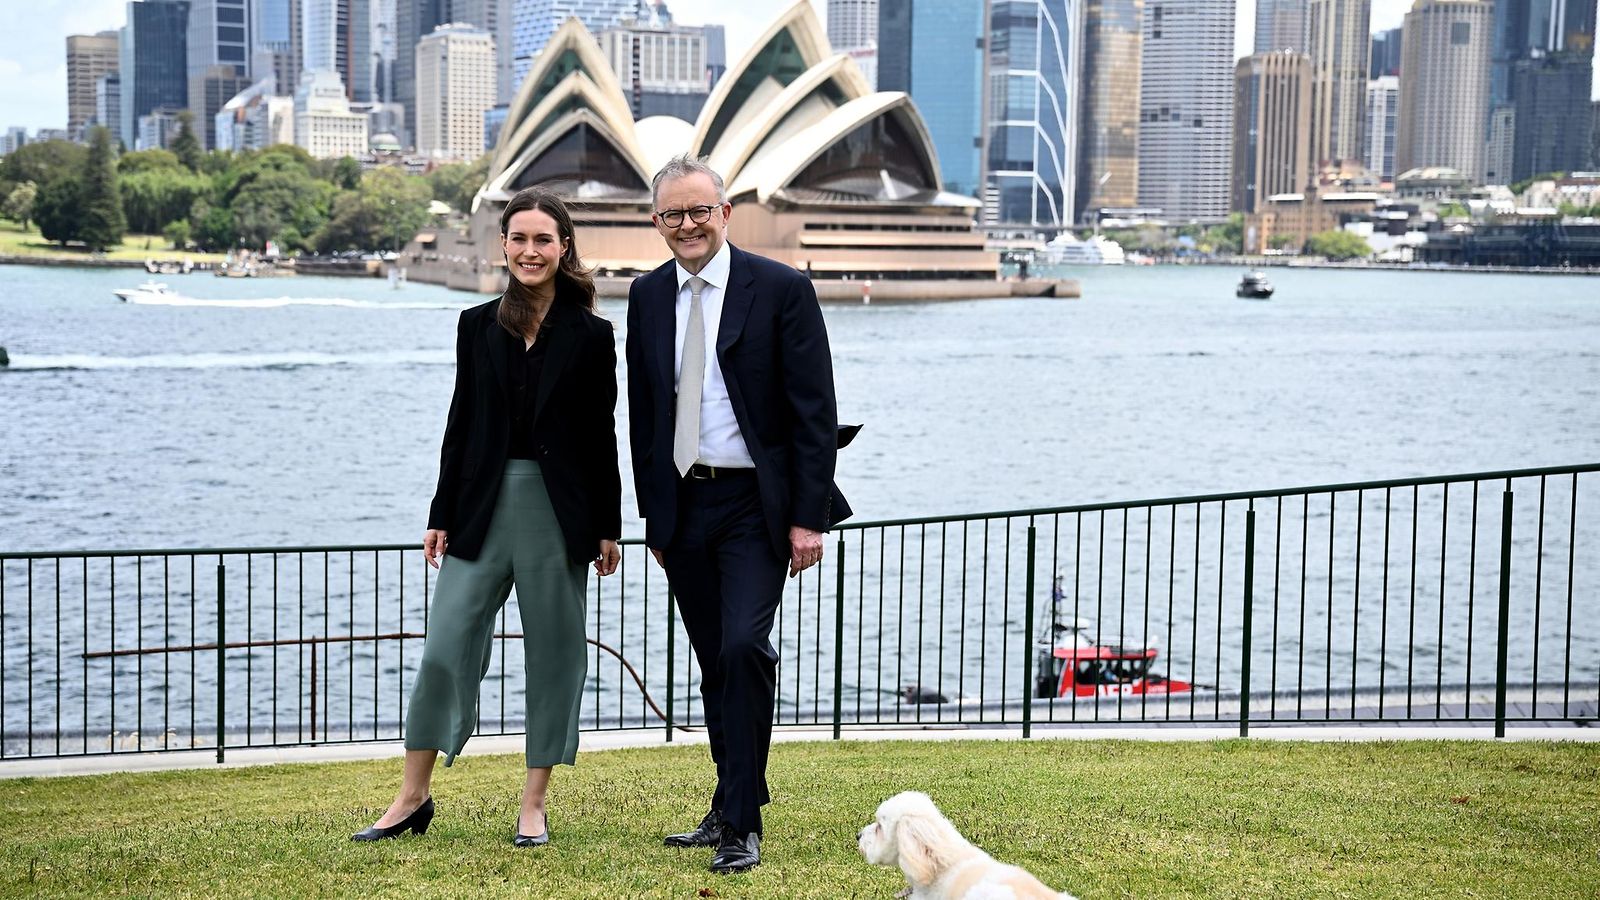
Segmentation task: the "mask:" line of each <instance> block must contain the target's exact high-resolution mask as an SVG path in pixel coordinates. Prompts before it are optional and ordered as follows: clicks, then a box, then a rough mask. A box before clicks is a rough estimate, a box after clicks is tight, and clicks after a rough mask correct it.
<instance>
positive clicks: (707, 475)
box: [689, 463, 717, 481]
mask: <svg viewBox="0 0 1600 900" xmlns="http://www.w3.org/2000/svg"><path fill="white" fill-rule="evenodd" d="M689 477H690V478H692V479H694V480H695V481H714V480H716V477H717V469H716V467H715V466H708V465H706V464H704V463H695V464H694V465H692V466H690V467H689Z"/></svg>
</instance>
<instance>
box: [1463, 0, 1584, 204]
mask: <svg viewBox="0 0 1600 900" xmlns="http://www.w3.org/2000/svg"><path fill="white" fill-rule="evenodd" d="M1594 38H1595V2H1594V0H1525V2H1519V3H1497V4H1495V19H1494V45H1493V47H1492V49H1491V51H1490V52H1491V54H1492V55H1493V60H1494V62H1493V67H1492V69H1491V74H1490V81H1489V104H1490V108H1491V110H1492V111H1493V112H1491V116H1492V117H1493V116H1494V114H1495V113H1500V114H1501V115H1502V116H1503V119H1501V118H1492V121H1502V120H1503V121H1505V122H1508V123H1509V128H1510V130H1511V131H1512V136H1511V139H1510V140H1509V141H1507V142H1505V143H1509V144H1510V146H1511V166H1510V171H1509V172H1506V173H1495V174H1496V175H1497V176H1502V177H1496V179H1495V180H1497V181H1518V180H1521V179H1524V178H1530V177H1532V176H1534V175H1537V174H1540V173H1543V172H1551V171H1569V172H1570V171H1572V170H1574V169H1582V168H1586V167H1587V166H1588V165H1589V162H1590V146H1589V127H1588V123H1587V122H1586V118H1587V117H1588V115H1589V113H1586V112H1585V110H1587V109H1589V107H1590V102H1589V95H1590V92H1591V90H1592V88H1593V84H1594V57H1593V53H1594ZM1506 110H1510V112H1509V114H1506V113H1505V111H1506Z"/></svg>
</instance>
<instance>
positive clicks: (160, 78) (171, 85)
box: [119, 0, 189, 141]
mask: <svg viewBox="0 0 1600 900" xmlns="http://www.w3.org/2000/svg"><path fill="white" fill-rule="evenodd" d="M188 35H189V0H129V2H128V24H127V25H126V26H125V27H124V28H123V30H122V35H121V46H120V47H119V51H120V53H119V55H120V56H121V64H122V72H121V75H122V136H123V140H124V141H131V139H132V138H133V136H134V135H136V134H138V133H139V130H138V123H139V117H140V116H144V115H149V114H150V113H151V111H153V110H155V109H156V108H158V107H170V108H172V109H183V108H184V107H186V106H188V105H189V77H188V71H187V70H188V59H189V41H188Z"/></svg>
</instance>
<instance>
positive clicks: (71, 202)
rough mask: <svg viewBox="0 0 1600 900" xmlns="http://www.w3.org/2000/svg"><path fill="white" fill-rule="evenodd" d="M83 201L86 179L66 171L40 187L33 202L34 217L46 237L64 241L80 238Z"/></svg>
mask: <svg viewBox="0 0 1600 900" xmlns="http://www.w3.org/2000/svg"><path fill="white" fill-rule="evenodd" d="M82 204H83V182H81V181H79V180H78V179H77V178H76V177H74V176H71V175H66V176H63V177H60V178H57V179H55V180H54V181H51V182H49V183H48V184H46V185H45V186H44V187H42V188H40V189H39V196H38V198H37V199H35V200H34V202H33V221H34V224H36V225H38V226H39V234H41V235H43V236H44V239H45V240H47V241H55V242H57V243H59V244H62V245H65V244H66V243H67V242H68V241H76V240H78V225H79V222H80V221H81V212H82Z"/></svg>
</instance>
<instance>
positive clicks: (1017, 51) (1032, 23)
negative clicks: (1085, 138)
mask: <svg viewBox="0 0 1600 900" xmlns="http://www.w3.org/2000/svg"><path fill="white" fill-rule="evenodd" d="M1080 2H1081V0H990V3H989V48H988V49H989V55H988V72H987V79H988V98H987V99H988V108H987V111H986V113H985V116H986V121H985V123H984V132H985V138H986V141H987V156H988V158H987V160H986V166H985V170H986V171H985V175H984V179H985V180H984V187H983V194H982V196H981V197H980V199H981V200H983V217H984V223H985V224H989V225H1002V226H1023V227H1028V228H1033V229H1037V230H1039V231H1041V232H1054V231H1057V230H1059V229H1061V228H1063V227H1065V226H1067V225H1071V224H1072V222H1073V217H1074V214H1075V213H1076V211H1077V208H1076V206H1075V204H1074V195H1075V191H1076V189H1077V185H1076V184H1075V183H1074V182H1075V179H1076V175H1077V170H1076V167H1075V165H1074V161H1075V160H1076V159H1077V149H1078V148H1077V130H1078V129H1077V124H1078V80H1077V74H1078V61H1077V59H1076V58H1075V56H1076V54H1077V53H1078V52H1079V45H1080V39H1079V35H1078V24H1079V22H1080V21H1081V13H1082V9H1081V6H1080Z"/></svg>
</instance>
